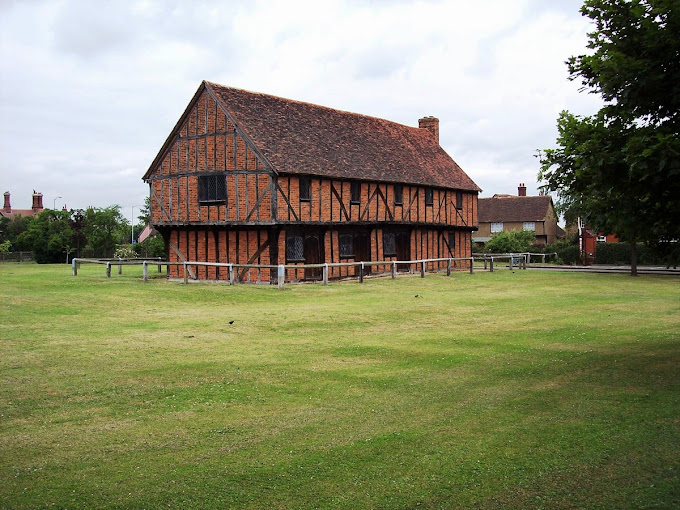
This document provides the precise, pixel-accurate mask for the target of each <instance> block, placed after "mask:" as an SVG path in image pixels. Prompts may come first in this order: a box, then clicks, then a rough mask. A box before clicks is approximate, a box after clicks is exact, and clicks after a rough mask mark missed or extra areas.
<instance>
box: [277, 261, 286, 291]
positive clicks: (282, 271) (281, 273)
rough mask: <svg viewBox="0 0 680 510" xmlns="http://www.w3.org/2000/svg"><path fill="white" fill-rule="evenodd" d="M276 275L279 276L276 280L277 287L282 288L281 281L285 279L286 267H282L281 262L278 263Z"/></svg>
mask: <svg viewBox="0 0 680 510" xmlns="http://www.w3.org/2000/svg"><path fill="white" fill-rule="evenodd" d="M278 275H279V278H278V280H279V289H283V283H284V280H285V279H286V268H285V267H283V264H279V272H278Z"/></svg>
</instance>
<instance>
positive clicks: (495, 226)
mask: <svg viewBox="0 0 680 510" xmlns="http://www.w3.org/2000/svg"><path fill="white" fill-rule="evenodd" d="M497 232H503V222H501V221H493V222H491V233H492V234H495V233H497Z"/></svg>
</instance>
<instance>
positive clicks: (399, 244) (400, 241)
mask: <svg viewBox="0 0 680 510" xmlns="http://www.w3.org/2000/svg"><path fill="white" fill-rule="evenodd" d="M394 244H395V245H396V251H397V260H411V238H410V236H409V235H408V234H407V233H405V232H401V233H399V234H397V235H396V236H394ZM409 268H410V264H397V271H403V272H407V271H408V270H409Z"/></svg>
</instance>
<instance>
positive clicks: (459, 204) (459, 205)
mask: <svg viewBox="0 0 680 510" xmlns="http://www.w3.org/2000/svg"><path fill="white" fill-rule="evenodd" d="M462 208H463V192H462V191H456V209H462Z"/></svg>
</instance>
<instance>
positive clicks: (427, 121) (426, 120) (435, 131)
mask: <svg viewBox="0 0 680 510" xmlns="http://www.w3.org/2000/svg"><path fill="white" fill-rule="evenodd" d="M418 127H419V128H423V129H427V130H428V131H429V132H430V133H432V136H434V138H435V140H437V143H439V119H438V118H437V117H432V116H430V117H423V118H422V119H418Z"/></svg>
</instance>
